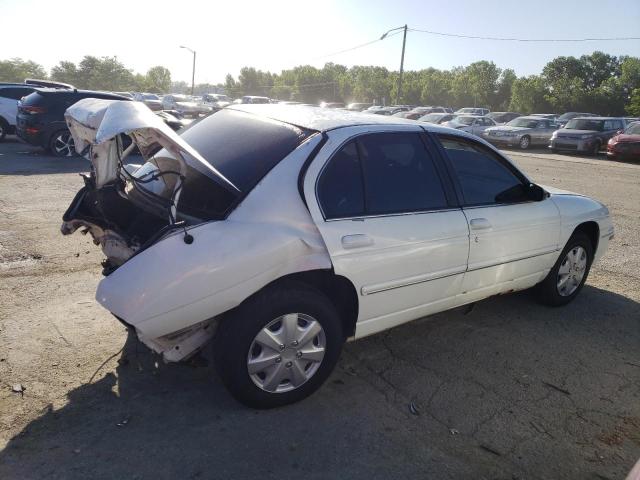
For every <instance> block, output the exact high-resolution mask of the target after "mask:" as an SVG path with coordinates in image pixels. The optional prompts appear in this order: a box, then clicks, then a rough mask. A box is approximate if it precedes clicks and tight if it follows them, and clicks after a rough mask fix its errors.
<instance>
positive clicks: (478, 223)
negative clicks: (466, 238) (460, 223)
mask: <svg viewBox="0 0 640 480" xmlns="http://www.w3.org/2000/svg"><path fill="white" fill-rule="evenodd" d="M469 225H470V226H471V230H488V229H490V228H491V223H489V220H487V219H486V218H473V219H472V220H471V221H470V222H469Z"/></svg>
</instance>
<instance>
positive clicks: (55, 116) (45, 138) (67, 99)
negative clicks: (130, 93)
mask: <svg viewBox="0 0 640 480" xmlns="http://www.w3.org/2000/svg"><path fill="white" fill-rule="evenodd" d="M83 98H102V99H107V100H127V101H130V99H129V98H126V97H121V96H120V95H115V94H111V93H104V92H92V91H90V90H76V89H73V90H71V89H59V88H37V89H36V90H35V91H34V92H33V93H32V94H30V95H28V96H26V97H24V98H23V99H22V100H21V101H20V103H19V104H18V117H17V124H16V133H17V135H18V136H19V137H20V138H22V139H23V140H24V141H25V142H27V143H30V144H31V145H36V146H39V147H43V148H44V149H45V150H50V151H51V153H53V154H54V155H56V156H58V157H70V156H73V155H75V147H74V145H73V138H72V137H71V134H70V133H69V129H68V128H67V124H66V123H65V120H64V112H65V111H66V110H67V108H69V107H70V106H71V105H73V104H74V103H76V102H77V101H78V100H82V99H83Z"/></svg>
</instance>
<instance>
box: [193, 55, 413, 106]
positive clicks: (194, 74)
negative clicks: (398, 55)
mask: <svg viewBox="0 0 640 480" xmlns="http://www.w3.org/2000/svg"><path fill="white" fill-rule="evenodd" d="M180 48H184V49H185V50H189V51H190V52H191V53H192V54H193V67H192V69H191V95H193V89H194V87H195V80H196V51H195V50H191V49H190V48H189V47H185V46H184V45H180ZM403 52H404V47H403Z"/></svg>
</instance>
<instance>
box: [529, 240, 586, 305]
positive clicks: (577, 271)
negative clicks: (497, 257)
mask: <svg viewBox="0 0 640 480" xmlns="http://www.w3.org/2000/svg"><path fill="white" fill-rule="evenodd" d="M592 262H593V245H591V240H590V239H589V237H588V236H587V235H586V234H584V233H582V232H576V233H574V234H573V235H572V236H571V238H570V239H569V241H568V242H567V244H566V246H565V247H564V249H563V250H562V253H561V254H560V256H559V257H558V260H557V261H556V263H555V265H554V266H553V268H551V271H550V272H549V274H548V275H547V276H546V278H545V279H544V280H543V281H542V282H541V283H540V284H538V286H537V291H538V292H537V293H538V298H539V300H540V301H541V302H542V303H544V304H546V305H551V306H561V305H566V304H567V303H569V302H571V301H572V300H573V299H574V298H576V297H577V296H578V293H580V290H582V287H583V286H584V284H585V282H586V281H587V277H588V276H589V270H590V268H591V263H592Z"/></svg>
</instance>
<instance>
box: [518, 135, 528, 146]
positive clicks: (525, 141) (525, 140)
mask: <svg viewBox="0 0 640 480" xmlns="http://www.w3.org/2000/svg"><path fill="white" fill-rule="evenodd" d="M528 146H529V137H522V138H521V139H520V147H521V148H527V147H528Z"/></svg>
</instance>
